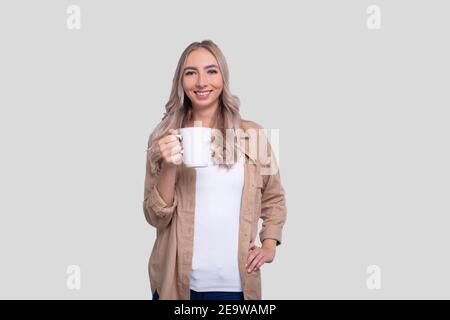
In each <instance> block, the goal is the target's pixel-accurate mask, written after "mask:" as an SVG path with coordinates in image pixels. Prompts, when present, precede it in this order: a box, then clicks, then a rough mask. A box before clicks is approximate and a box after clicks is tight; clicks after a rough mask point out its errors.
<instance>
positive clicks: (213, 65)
mask: <svg viewBox="0 0 450 320" xmlns="http://www.w3.org/2000/svg"><path fill="white" fill-rule="evenodd" d="M209 68H219V67H218V66H217V65H215V64H210V65H207V66H206V67H204V68H203V69H209ZM188 69H193V70H197V68H196V67H189V66H188V67H186V68H184V70H183V72H184V71H186V70H188Z"/></svg>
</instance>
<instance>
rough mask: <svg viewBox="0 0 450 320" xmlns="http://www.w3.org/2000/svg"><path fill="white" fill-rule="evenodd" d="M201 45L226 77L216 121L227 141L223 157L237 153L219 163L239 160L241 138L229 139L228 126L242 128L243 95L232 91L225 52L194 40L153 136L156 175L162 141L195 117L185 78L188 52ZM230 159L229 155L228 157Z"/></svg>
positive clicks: (151, 149) (151, 150)
mask: <svg viewBox="0 0 450 320" xmlns="http://www.w3.org/2000/svg"><path fill="white" fill-rule="evenodd" d="M199 48H204V49H206V50H208V51H209V52H210V53H211V54H212V55H213V56H214V57H215V58H216V60H217V63H218V66H219V69H220V71H221V74H222V79H223V90H222V92H221V94H220V97H219V112H218V113H217V118H216V119H214V120H215V123H216V125H215V126H214V127H215V128H217V129H218V130H220V132H221V133H222V136H223V140H224V142H225V143H223V150H222V151H223V154H222V157H223V158H225V157H226V156H227V154H234V157H233V158H232V160H233V161H232V162H231V163H220V164H219V166H222V167H226V168H231V166H232V165H233V164H234V163H235V162H236V161H237V156H236V155H238V154H239V153H238V152H239V150H238V149H239V141H238V137H237V135H234V136H233V139H225V132H226V130H227V129H235V130H237V129H239V126H240V122H241V116H240V113H239V105H240V102H239V98H238V97H236V96H234V95H233V94H231V91H230V87H229V71H228V65H227V62H226V59H225V56H224V55H223V53H222V51H221V50H220V49H219V47H218V46H217V45H216V44H215V43H214V42H212V41H211V40H203V41H201V42H193V43H191V44H190V45H189V46H188V47H187V48H186V49H185V50H184V51H183V53H182V54H181V57H180V59H179V61H178V65H177V68H176V70H175V75H174V77H173V81H172V90H171V92H170V98H169V101H168V102H167V103H166V106H165V108H166V112H165V113H164V115H163V118H162V120H161V122H160V123H159V124H158V125H157V126H156V128H155V129H154V131H153V132H152V134H151V135H150V139H149V148H148V152H149V156H150V162H151V168H152V171H153V173H154V174H159V171H160V169H161V160H162V156H161V154H160V152H159V147H158V140H159V139H161V138H162V137H164V136H165V135H167V134H168V133H169V129H178V128H183V127H184V126H185V125H186V123H187V122H188V121H190V120H192V103H191V101H190V99H189V97H188V96H187V95H186V93H185V92H184V89H183V85H182V80H183V79H182V77H183V67H184V65H185V62H186V59H187V57H188V55H189V54H190V53H191V52H192V51H194V50H196V49H199ZM213 122H214V121H213ZM227 159H229V158H228V157H227Z"/></svg>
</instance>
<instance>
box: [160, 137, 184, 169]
mask: <svg viewBox="0 0 450 320" xmlns="http://www.w3.org/2000/svg"><path fill="white" fill-rule="evenodd" d="M176 134H178V130H176V129H170V130H169V134H168V135H167V136H165V137H163V138H161V139H159V141H158V146H159V151H160V152H161V155H162V158H163V162H164V164H166V165H169V166H175V165H178V164H180V163H181V162H182V160H183V148H182V146H181V143H180V140H178V138H177V136H176Z"/></svg>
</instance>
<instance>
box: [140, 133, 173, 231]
mask: <svg viewBox="0 0 450 320" xmlns="http://www.w3.org/2000/svg"><path fill="white" fill-rule="evenodd" d="M167 140H169V141H170V140H173V139H172V137H170V136H168V137H167V138H164V140H163V141H162V142H163V143H166V142H167ZM150 143H151V141H149V145H150ZM173 144H174V145H177V144H176V143H172V142H169V145H168V147H170V148H169V149H172V148H173ZM162 150H163V151H164V150H165V147H164V148H163V149H162ZM175 150H178V149H175ZM164 154H165V155H169V154H172V155H173V154H174V153H173V152H172V150H170V152H169V153H167V154H166V152H164ZM172 160H173V158H172ZM162 162H163V164H162V167H161V172H160V173H159V175H158V177H156V176H155V175H154V174H153V172H152V165H151V161H150V154H149V153H148V154H147V165H146V174H145V183H144V203H143V207H144V215H145V218H146V219H147V222H148V223H149V224H151V225H152V226H154V227H156V228H164V227H166V226H167V225H169V223H170V221H171V220H172V216H173V213H174V211H175V208H176V207H177V198H176V194H175V182H176V165H175V164H174V163H169V162H167V161H164V160H163V161H162Z"/></svg>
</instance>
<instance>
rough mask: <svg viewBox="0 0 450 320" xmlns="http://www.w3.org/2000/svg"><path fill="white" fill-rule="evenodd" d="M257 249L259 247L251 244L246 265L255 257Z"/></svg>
mask: <svg viewBox="0 0 450 320" xmlns="http://www.w3.org/2000/svg"><path fill="white" fill-rule="evenodd" d="M258 249H259V247H257V246H253V248H252V249H249V254H248V257H247V263H246V264H245V266H246V267H247V266H249V265H250V263H251V262H252V261H253V259H254V258H255V257H256V255H257V254H258Z"/></svg>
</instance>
